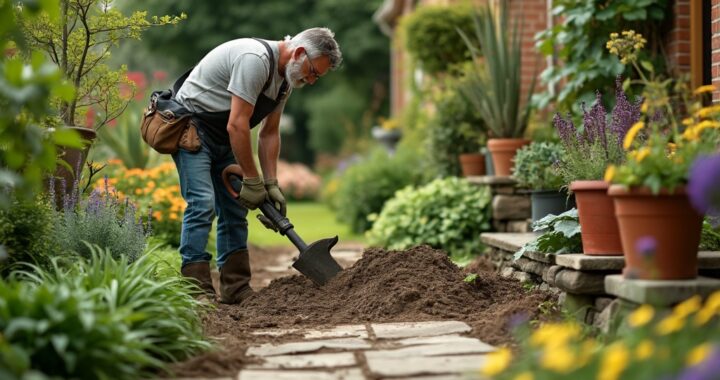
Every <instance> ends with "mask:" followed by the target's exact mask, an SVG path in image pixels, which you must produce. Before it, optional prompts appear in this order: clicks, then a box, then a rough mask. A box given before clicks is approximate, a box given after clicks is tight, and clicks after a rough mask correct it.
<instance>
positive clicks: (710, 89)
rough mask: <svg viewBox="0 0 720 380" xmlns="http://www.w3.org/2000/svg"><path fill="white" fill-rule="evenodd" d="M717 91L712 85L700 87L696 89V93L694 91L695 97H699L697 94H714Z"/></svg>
mask: <svg viewBox="0 0 720 380" xmlns="http://www.w3.org/2000/svg"><path fill="white" fill-rule="evenodd" d="M715 90H716V88H715V86H714V85H712V84H706V85H704V86H700V87H698V88H696V89H695V91H693V93H694V94H695V95H697V94H703V93H706V92H713V91H715Z"/></svg>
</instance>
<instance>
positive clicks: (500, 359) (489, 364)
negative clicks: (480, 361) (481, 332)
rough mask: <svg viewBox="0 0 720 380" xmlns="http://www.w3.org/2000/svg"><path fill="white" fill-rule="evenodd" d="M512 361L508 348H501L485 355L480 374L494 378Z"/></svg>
mask: <svg viewBox="0 0 720 380" xmlns="http://www.w3.org/2000/svg"><path fill="white" fill-rule="evenodd" d="M511 361H512V352H510V350H509V349H508V348H505V347H503V348H501V349H499V350H497V351H494V352H491V353H489V354H488V355H487V361H486V362H485V365H484V366H483V368H482V373H483V374H485V375H487V376H495V375H497V374H500V373H501V372H502V371H504V370H505V369H506V368H507V367H508V366H509V365H510V362H511Z"/></svg>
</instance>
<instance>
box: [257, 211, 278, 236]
mask: <svg viewBox="0 0 720 380" xmlns="http://www.w3.org/2000/svg"><path fill="white" fill-rule="evenodd" d="M257 219H258V220H259V221H260V223H262V225H263V226H265V228H267V229H268V230H273V231H275V232H278V229H277V227H276V226H275V223H273V222H272V221H271V220H270V219H268V217H267V216H265V215H263V214H258V215H257Z"/></svg>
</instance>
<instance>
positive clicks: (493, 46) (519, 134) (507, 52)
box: [458, 2, 535, 176]
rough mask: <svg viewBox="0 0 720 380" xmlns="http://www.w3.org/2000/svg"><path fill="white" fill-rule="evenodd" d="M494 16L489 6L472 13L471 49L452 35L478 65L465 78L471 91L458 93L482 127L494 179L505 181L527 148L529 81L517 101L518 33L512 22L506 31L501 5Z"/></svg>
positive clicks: (519, 81) (519, 77)
mask: <svg viewBox="0 0 720 380" xmlns="http://www.w3.org/2000/svg"><path fill="white" fill-rule="evenodd" d="M495 14H496V12H495V10H494V9H493V6H489V7H482V8H478V9H477V11H476V12H475V14H474V21H475V38H474V39H475V40H477V41H478V43H477V44H476V43H474V42H473V40H472V39H471V38H470V37H469V36H467V35H466V34H465V33H464V32H463V31H461V30H458V32H459V33H460V34H461V35H462V36H463V38H464V39H465V42H466V44H467V45H468V48H469V49H470V52H471V53H472V55H473V62H474V63H475V64H476V65H478V67H477V70H475V71H474V75H472V76H471V77H470V79H471V85H470V86H467V87H466V88H465V90H464V91H463V92H464V94H465V95H466V96H467V97H468V99H469V100H470V102H471V103H472V104H473V105H474V107H475V108H476V109H477V110H478V113H479V115H480V117H481V118H482V119H483V121H484V123H485V125H486V126H487V129H488V137H489V140H488V142H487V147H488V149H489V150H490V152H491V154H492V156H493V166H494V168H495V175H498V176H509V175H510V173H511V168H512V159H513V157H514V156H515V152H516V151H517V150H518V149H519V148H520V147H522V146H523V145H527V144H529V143H530V141H529V140H527V139H524V138H523V135H524V133H525V129H526V128H527V125H528V118H529V115H530V96H531V95H532V93H533V90H534V88H535V81H534V80H533V81H532V82H531V83H530V86H529V87H528V88H527V90H526V91H527V94H526V96H525V98H522V94H521V87H522V75H521V73H522V56H521V46H520V42H521V41H520V40H521V36H522V29H519V27H518V22H517V21H516V22H515V23H513V25H510V22H509V14H508V11H507V5H506V2H500V9H499V14H498V17H497V19H496V17H495ZM481 52H482V55H481Z"/></svg>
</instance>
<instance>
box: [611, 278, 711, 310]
mask: <svg viewBox="0 0 720 380" xmlns="http://www.w3.org/2000/svg"><path fill="white" fill-rule="evenodd" d="M716 290H720V280H718V279H714V278H708V277H697V278H696V279H693V280H662V281H658V280H629V279H625V278H623V276H622V275H619V274H618V275H611V276H607V277H605V291H606V292H607V293H608V294H612V295H614V296H617V297H619V298H622V299H625V300H628V301H632V302H635V303H639V304H643V303H648V304H652V305H656V306H670V305H672V304H675V303H678V302H682V301H684V300H686V299H688V298H690V297H692V296H694V295H696V294H699V295H701V296H703V297H706V296H708V295H710V294H711V293H712V292H714V291H716Z"/></svg>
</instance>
